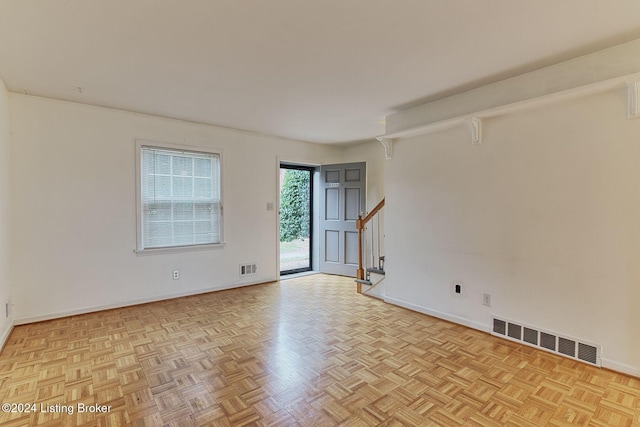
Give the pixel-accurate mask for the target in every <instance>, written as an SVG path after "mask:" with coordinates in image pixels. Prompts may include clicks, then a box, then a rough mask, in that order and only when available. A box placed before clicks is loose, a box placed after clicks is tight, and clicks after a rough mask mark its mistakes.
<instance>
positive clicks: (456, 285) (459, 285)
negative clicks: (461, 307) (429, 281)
mask: <svg viewBox="0 0 640 427" xmlns="http://www.w3.org/2000/svg"><path fill="white" fill-rule="evenodd" d="M451 291H452V292H453V295H454V296H457V297H461V296H463V295H464V282H461V281H459V280H454V281H453V282H451Z"/></svg>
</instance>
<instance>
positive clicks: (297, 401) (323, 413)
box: [0, 275, 640, 427]
mask: <svg viewBox="0 0 640 427" xmlns="http://www.w3.org/2000/svg"><path fill="white" fill-rule="evenodd" d="M0 400H1V401H2V402H3V403H5V404H6V403H11V404H16V405H17V404H20V403H36V404H37V405H38V407H37V408H36V409H37V410H36V411H35V412H31V413H18V412H14V413H0V424H1V425H2V426H27V425H29V426H35V425H38V426H76V425H89V426H121V425H132V426H163V425H169V426H230V425H232V426H243V425H263V426H309V427H311V426H318V427H320V426H336V425H342V426H374V425H385V426H401V425H405V426H485V427H494V426H511V427H529V426H536V427H537V426H593V427H602V426H635V427H638V426H640V403H639V400H640V380H638V379H636V378H632V377H629V376H625V375H622V374H618V373H615V372H611V371H608V370H602V369H597V368H594V367H592V366H588V365H585V364H582V363H580V362H576V361H572V360H569V359H566V358H562V357H558V356H555V355H552V354H549V353H545V352H542V351H539V350H536V349H533V348H530V347H526V346H522V345H519V344H517V343H512V342H509V341H505V340H502V339H499V338H496V337H492V336H490V335H487V334H485V333H482V332H479V331H476V330H472V329H468V328H465V327H462V326H459V325H455V324H452V323H448V322H444V321H441V320H438V319H434V318H432V317H428V316H425V315H422V314H419V313H414V312H411V311H408V310H405V309H402V308H399V307H396V306H393V305H389V304H385V303H383V302H382V301H379V300H376V299H373V298H368V297H366V296H362V295H358V294H356V293H355V285H354V284H353V281H352V280H351V279H347V278H342V277H338V276H327V275H314V276H306V277H301V278H295V279H289V280H285V281H282V282H280V283H273V284H266V285H258V286H252V287H247V288H241V289H234V290H228V291H220V292H214V293H210V294H204V295H198V296H192V297H185V298H179V299H174V300H168V301H160V302H155V303H151V304H144V305H139V306H135V307H127V308H122V309H115V310H108V311H103V312H98V313H92V314H86V315H79V316H73V317H68V318H64V319H58V320H53V321H48V322H41V323H37V324H32V325H25V326H19V327H16V328H15V329H14V331H13V333H12V334H11V336H10V337H9V339H8V341H7V344H6V345H5V348H4V350H3V352H2V353H1V354H0ZM40 404H42V405H44V406H40ZM95 404H98V405H104V406H110V411H109V412H106V413H98V414H96V413H91V412H86V411H85V412H78V408H79V407H81V406H82V405H88V406H86V407H91V406H90V405H95ZM56 405H58V407H61V405H64V406H65V407H71V408H72V409H73V411H67V412H73V413H65V412H55V411H56ZM47 408H49V409H51V410H49V411H48V412H46V411H47ZM61 410H62V409H58V411H61Z"/></svg>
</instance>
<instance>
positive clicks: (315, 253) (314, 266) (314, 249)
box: [274, 157, 320, 280]
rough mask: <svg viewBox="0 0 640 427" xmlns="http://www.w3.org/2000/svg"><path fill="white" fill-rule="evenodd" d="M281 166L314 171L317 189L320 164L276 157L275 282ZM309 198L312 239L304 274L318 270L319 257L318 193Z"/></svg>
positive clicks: (314, 183)
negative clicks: (306, 268) (307, 266)
mask: <svg viewBox="0 0 640 427" xmlns="http://www.w3.org/2000/svg"><path fill="white" fill-rule="evenodd" d="M282 165H287V166H293V167H302V168H309V169H312V170H313V171H314V173H313V174H312V183H313V187H314V188H317V186H318V183H319V181H318V180H319V178H318V177H319V175H320V174H319V170H320V164H319V163H312V162H308V161H303V160H290V159H283V158H280V157H276V174H275V175H276V182H275V184H276V195H275V196H276V197H275V198H276V203H275V209H274V210H275V214H276V215H275V218H276V221H275V237H276V253H275V257H276V280H280V190H281V189H280V167H281V166H282ZM310 196H311V197H309V199H310V200H311V204H312V209H311V219H312V221H313V223H312V225H310V227H311V229H310V230H309V231H310V234H311V236H310V238H311V239H312V242H311V243H312V244H310V245H309V247H310V248H311V262H310V264H311V270H309V271H307V272H306V273H311V274H313V273H317V272H318V271H319V270H318V259H319V258H318V257H319V249H318V241H319V240H318V239H319V235H318V227H317V226H315V225H316V224H317V220H318V209H319V207H318V206H319V205H318V203H319V201H318V192H317V191H314V192H313V195H310ZM287 276H288V275H285V276H282V277H283V278H286V277H287Z"/></svg>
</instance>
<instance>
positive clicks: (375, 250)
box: [356, 199, 385, 296]
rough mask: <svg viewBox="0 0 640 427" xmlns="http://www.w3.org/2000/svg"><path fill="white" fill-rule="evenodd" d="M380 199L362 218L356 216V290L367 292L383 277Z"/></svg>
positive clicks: (382, 236)
mask: <svg viewBox="0 0 640 427" xmlns="http://www.w3.org/2000/svg"><path fill="white" fill-rule="evenodd" d="M383 207H384V199H382V200H381V201H380V202H379V203H378V204H377V205H376V207H375V208H373V209H372V210H371V212H369V213H368V214H367V215H366V216H365V217H364V218H363V217H362V215H359V216H358V220H357V221H356V228H357V229H358V269H357V270H356V283H357V284H358V287H357V291H358V293H361V294H368V293H369V292H371V290H373V289H374V288H375V287H376V286H377V285H379V284H380V283H381V282H382V281H383V280H384V277H385V270H384V261H385V256H384V246H383V243H384V235H383V234H382V233H381V231H380V225H381V224H380V221H381V215H380V214H381V212H382V208H383ZM372 296H373V295H372Z"/></svg>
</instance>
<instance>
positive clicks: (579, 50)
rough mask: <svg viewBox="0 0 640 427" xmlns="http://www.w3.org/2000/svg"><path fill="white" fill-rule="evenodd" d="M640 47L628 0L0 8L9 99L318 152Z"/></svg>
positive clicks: (161, 0) (139, 2)
mask: <svg viewBox="0 0 640 427" xmlns="http://www.w3.org/2000/svg"><path fill="white" fill-rule="evenodd" d="M635 38H640V1H638V0H606V1H605V0H535V1H531V0H47V1H43V0H0V78H2V80H3V81H4V83H5V85H6V86H7V87H8V89H9V90H11V91H15V92H21V93H29V94H33V95H39V96H45V97H51V98H58V99H63V100H69V101H76V102H82V103H86V104H93V105H100V106H106V107H113V108H119V109H124V110H130V111H137V112H143V113H150V114H155V115H159V116H166V117H173V118H179V119H186V120H191V121H195V122H202V123H211V124H216V125H222V126H229V127H234V128H239V129H245V130H250V131H255V132H259V133H263V134H269V135H278V136H283V137H288V138H294V139H301V140H307V141H313V142H322V143H349V142H355V141H360V140H366V139H370V138H372V137H374V136H376V135H380V134H383V133H384V124H383V119H384V117H385V116H386V115H389V114H391V113H393V112H395V111H398V110H399V109H403V108H407V107H410V106H413V105H417V104H419V103H422V102H425V101H427V100H433V99H437V98H438V97H442V96H446V95H451V94H453V93H456V92H459V91H462V90H465V89H470V88H472V87H476V86H479V85H482V84H486V83H490V82H494V81H497V80H501V79H503V78H506V77H511V76H513V75H516V74H520V73H523V72H527V71H531V70H534V69H537V68H540V67H542V66H546V65H550V64H553V63H556V62H560V61H563V60H566V59H570V58H573V57H576V56H580V55H583V54H586V53H590V52H592V51H595V50H599V49H602V48H605V47H609V46H612V45H615V44H619V43H621V42H625V41H628V40H631V39H635Z"/></svg>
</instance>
